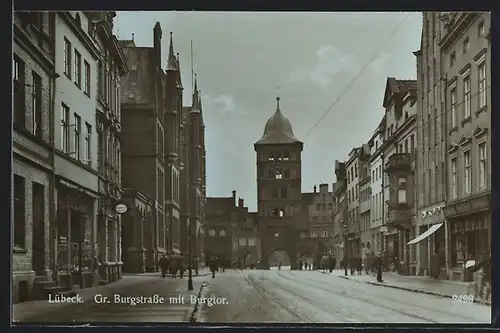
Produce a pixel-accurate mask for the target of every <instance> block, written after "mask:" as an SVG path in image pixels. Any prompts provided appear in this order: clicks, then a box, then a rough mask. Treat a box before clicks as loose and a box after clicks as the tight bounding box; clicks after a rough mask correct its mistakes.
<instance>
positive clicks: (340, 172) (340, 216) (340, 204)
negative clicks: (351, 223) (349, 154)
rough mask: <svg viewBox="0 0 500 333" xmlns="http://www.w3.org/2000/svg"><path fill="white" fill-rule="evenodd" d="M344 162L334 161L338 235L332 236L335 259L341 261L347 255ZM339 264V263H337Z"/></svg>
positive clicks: (346, 207)
mask: <svg viewBox="0 0 500 333" xmlns="http://www.w3.org/2000/svg"><path fill="white" fill-rule="evenodd" d="M346 171H347V170H346V166H345V163H344V162H339V161H335V177H336V180H337V181H336V183H335V192H334V195H335V202H336V210H335V225H336V227H335V229H336V230H338V234H336V235H334V242H335V245H336V246H335V257H336V258H338V259H339V260H343V259H344V258H345V257H346V256H347V255H348V248H347V243H348V229H347V224H348V218H349V217H348V204H347V199H346V197H347V172H346ZM338 262H340V261H338Z"/></svg>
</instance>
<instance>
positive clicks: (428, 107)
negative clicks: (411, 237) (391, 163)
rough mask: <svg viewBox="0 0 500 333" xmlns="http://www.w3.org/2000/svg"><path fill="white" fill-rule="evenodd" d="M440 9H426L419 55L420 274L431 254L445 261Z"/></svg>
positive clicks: (418, 230) (418, 256)
mask: <svg viewBox="0 0 500 333" xmlns="http://www.w3.org/2000/svg"><path fill="white" fill-rule="evenodd" d="M438 16H439V12H426V13H423V29H422V37H421V43H420V50H418V51H416V52H414V54H415V55H416V58H417V81H418V92H417V96H418V99H417V140H416V142H417V173H416V179H417V198H416V199H417V220H416V224H417V231H416V236H420V235H422V236H421V237H420V239H421V240H420V241H419V242H418V245H417V274H424V273H425V272H427V273H429V271H430V270H429V267H430V258H431V255H432V254H434V253H437V254H439V255H440V257H441V261H442V262H445V258H446V255H445V251H446V250H445V249H446V239H445V234H446V232H445V228H443V227H442V226H443V223H444V214H443V212H442V208H443V206H444V204H445V199H446V191H445V172H446V165H445V162H446V161H445V156H446V155H445V153H446V142H445V141H446V129H445V126H446V122H445V121H444V119H445V116H444V108H443V106H442V93H441V90H442V80H441V79H442V73H441V68H442V63H441V57H440V48H439V41H440V38H441V31H440V29H439V28H438V27H439V24H440V21H439V17H438Z"/></svg>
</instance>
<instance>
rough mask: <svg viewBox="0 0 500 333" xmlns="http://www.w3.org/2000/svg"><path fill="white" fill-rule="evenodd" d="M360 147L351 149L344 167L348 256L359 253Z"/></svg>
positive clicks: (355, 255) (354, 255)
mask: <svg viewBox="0 0 500 333" xmlns="http://www.w3.org/2000/svg"><path fill="white" fill-rule="evenodd" d="M360 154H361V148H360V147H357V148H354V149H352V150H351V152H350V153H349V156H348V158H347V161H346V162H345V168H346V175H347V178H346V181H347V183H346V196H347V216H348V222H347V236H348V243H347V254H348V256H349V257H359V256H360V255H361V230H360V224H359V219H360V214H359V165H360Z"/></svg>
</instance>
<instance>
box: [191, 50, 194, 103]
mask: <svg viewBox="0 0 500 333" xmlns="http://www.w3.org/2000/svg"><path fill="white" fill-rule="evenodd" d="M193 58H194V56H193V41H191V92H192V94H193V95H194V60H193Z"/></svg>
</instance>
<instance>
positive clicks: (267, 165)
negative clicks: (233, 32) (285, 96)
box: [254, 97, 303, 269]
mask: <svg viewBox="0 0 500 333" xmlns="http://www.w3.org/2000/svg"><path fill="white" fill-rule="evenodd" d="M279 103H280V98H279V97H278V98H277V106H276V112H275V113H274V114H273V115H272V116H271V117H270V118H269V119H268V121H267V122H266V126H265V129H264V133H263V135H262V137H261V139H260V140H258V141H257V142H256V143H255V144H254V149H255V151H256V153H257V154H256V155H257V207H258V213H259V237H260V239H261V242H262V260H261V265H262V267H263V268H268V267H269V265H268V259H269V257H270V255H271V254H272V253H273V252H275V251H276V250H285V251H286V252H287V254H288V256H289V257H290V258H289V259H290V261H291V267H292V269H295V267H296V264H297V262H296V260H297V254H296V251H297V241H298V234H297V228H296V226H295V225H296V221H297V218H298V215H299V211H300V207H301V179H302V178H301V175H302V169H301V168H302V159H301V156H302V149H303V143H302V142H301V141H300V140H299V139H297V138H296V137H295V135H294V133H293V130H292V125H291V124H290V121H289V120H288V119H287V118H286V117H285V116H284V115H283V113H282V112H281V109H280V104H279Z"/></svg>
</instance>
